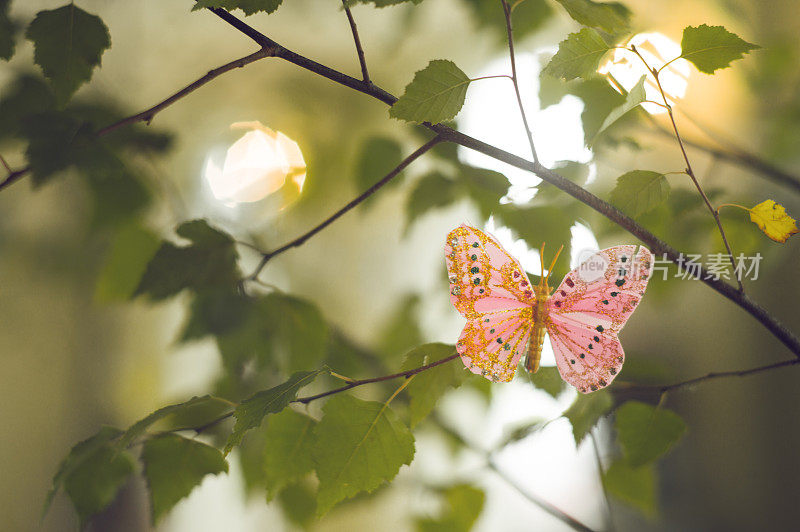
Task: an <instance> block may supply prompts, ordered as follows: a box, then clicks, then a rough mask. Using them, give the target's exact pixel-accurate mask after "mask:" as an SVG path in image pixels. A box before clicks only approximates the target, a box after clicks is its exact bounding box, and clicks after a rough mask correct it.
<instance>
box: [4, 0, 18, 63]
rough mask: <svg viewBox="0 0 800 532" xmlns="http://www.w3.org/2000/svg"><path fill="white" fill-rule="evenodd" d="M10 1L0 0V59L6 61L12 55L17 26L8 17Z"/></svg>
mask: <svg viewBox="0 0 800 532" xmlns="http://www.w3.org/2000/svg"><path fill="white" fill-rule="evenodd" d="M10 6H11V0H0V59H5V60H6V61H8V60H9V59H11V57H12V56H13V55H14V47H15V45H16V33H17V26H16V24H14V23H13V22H12V21H11V19H10V18H9V17H8V9H9V7H10Z"/></svg>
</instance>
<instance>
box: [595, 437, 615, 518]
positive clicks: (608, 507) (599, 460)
mask: <svg viewBox="0 0 800 532" xmlns="http://www.w3.org/2000/svg"><path fill="white" fill-rule="evenodd" d="M589 437H590V438H591V440H592V449H594V459H595V462H596V463H597V475H598V477H599V481H600V489H602V490H603V501H604V502H605V507H606V520H607V521H608V529H609V530H612V531H613V530H616V527H615V526H614V514H613V513H612V511H611V499H610V498H609V497H608V490H607V489H606V483H605V482H603V459H602V456H601V455H600V444H599V443H598V442H597V436H596V435H595V433H594V430H590V431H589Z"/></svg>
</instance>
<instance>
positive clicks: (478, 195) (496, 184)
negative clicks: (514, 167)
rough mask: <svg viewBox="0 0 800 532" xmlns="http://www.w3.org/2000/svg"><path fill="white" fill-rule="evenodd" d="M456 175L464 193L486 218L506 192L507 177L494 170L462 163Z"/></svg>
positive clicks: (497, 205)
mask: <svg viewBox="0 0 800 532" xmlns="http://www.w3.org/2000/svg"><path fill="white" fill-rule="evenodd" d="M458 177H459V179H460V181H461V183H462V184H463V185H464V186H465V187H464V189H465V191H466V194H467V195H468V196H469V197H470V199H472V201H473V202H474V203H475V204H476V205H477V206H478V209H479V210H480V211H481V214H482V215H483V216H484V217H486V218H488V217H489V216H490V215H491V214H492V213H493V212H494V211H495V210H496V209H497V208H498V207H499V203H500V198H502V197H503V196H505V195H506V193H507V192H508V179H507V178H506V176H504V175H503V174H501V173H500V172H495V171H494V170H489V169H487V168H479V167H477V166H470V165H467V164H462V165H460V166H459V168H458Z"/></svg>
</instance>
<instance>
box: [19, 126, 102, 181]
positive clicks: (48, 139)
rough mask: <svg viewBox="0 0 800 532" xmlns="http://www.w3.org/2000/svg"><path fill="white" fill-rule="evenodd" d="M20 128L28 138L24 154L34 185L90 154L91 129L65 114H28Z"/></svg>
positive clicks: (89, 158)
mask: <svg viewBox="0 0 800 532" xmlns="http://www.w3.org/2000/svg"><path fill="white" fill-rule="evenodd" d="M20 131H21V134H22V136H23V137H25V138H26V139H27V140H28V147H27V150H26V152H25V155H26V157H27V159H28V163H29V164H30V168H31V179H32V181H33V186H34V187H38V186H40V185H42V184H44V183H46V182H47V181H48V180H49V179H51V178H52V177H53V175H54V174H55V173H57V172H59V171H61V170H65V169H67V168H69V167H70V166H72V165H74V164H76V163H80V162H83V161H85V160H91V158H92V155H94V153H93V150H92V147H93V143H94V138H93V135H92V132H91V128H90V127H89V126H88V125H87V124H85V123H83V122H81V121H80V120H78V119H76V118H75V117H73V116H70V115H68V114H66V113H59V112H55V111H49V112H44V113H40V114H37V115H34V116H29V117H27V118H26V119H25V120H24V121H23V123H22V124H21V129H20Z"/></svg>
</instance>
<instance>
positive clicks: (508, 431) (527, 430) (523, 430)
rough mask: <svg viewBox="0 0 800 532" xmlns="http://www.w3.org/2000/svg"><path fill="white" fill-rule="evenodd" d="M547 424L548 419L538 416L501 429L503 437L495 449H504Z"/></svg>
mask: <svg viewBox="0 0 800 532" xmlns="http://www.w3.org/2000/svg"><path fill="white" fill-rule="evenodd" d="M547 424H548V420H547V419H545V418H541V417H540V418H535V419H532V420H530V421H526V422H524V423H521V424H517V425H512V426H511V427H507V428H505V429H504V430H503V433H504V434H503V439H502V440H500V442H499V443H498V444H497V445H496V446H495V449H504V448H505V447H506V446H508V445H511V444H512V443H516V442H518V441H521V440H524V439H525V438H527V437H528V436H530V435H531V434H535V433H537V432H539V431H540V430H542V429H543V428H545V427H546V426H547Z"/></svg>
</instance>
